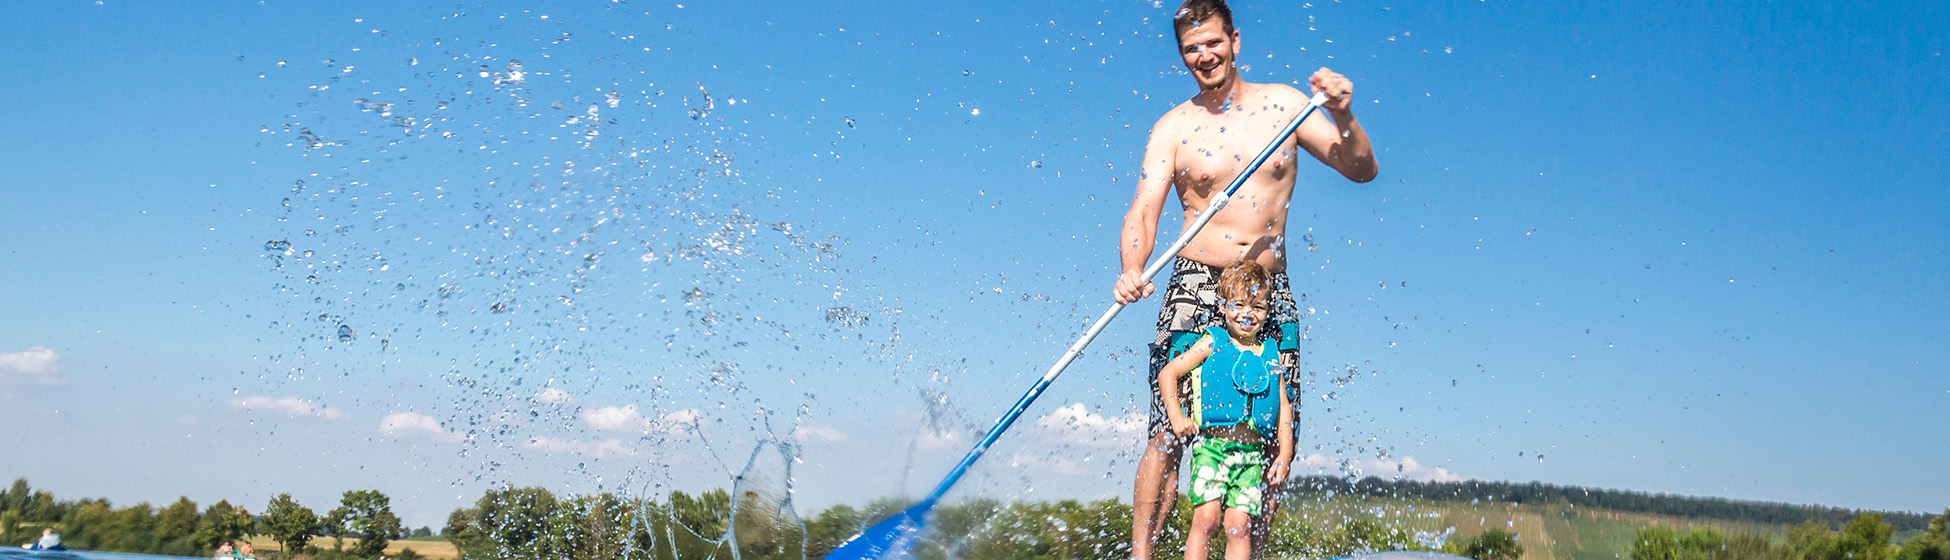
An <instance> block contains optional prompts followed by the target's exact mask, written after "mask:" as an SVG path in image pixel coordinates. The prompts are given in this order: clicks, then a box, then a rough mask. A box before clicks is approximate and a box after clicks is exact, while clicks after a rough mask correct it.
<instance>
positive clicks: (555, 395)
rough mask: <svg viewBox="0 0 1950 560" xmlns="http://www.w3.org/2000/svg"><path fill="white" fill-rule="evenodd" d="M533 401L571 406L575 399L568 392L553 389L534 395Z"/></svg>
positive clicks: (543, 390)
mask: <svg viewBox="0 0 1950 560" xmlns="http://www.w3.org/2000/svg"><path fill="white" fill-rule="evenodd" d="M535 400H537V401H541V402H545V403H548V404H571V403H574V402H576V398H575V397H574V396H572V395H570V394H569V392H568V391H564V390H561V389H557V388H554V387H549V388H547V389H542V392H540V393H535Z"/></svg>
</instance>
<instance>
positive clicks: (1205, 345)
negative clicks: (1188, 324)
mask: <svg viewBox="0 0 1950 560" xmlns="http://www.w3.org/2000/svg"><path fill="white" fill-rule="evenodd" d="M1211 355H1212V337H1211V336H1204V337H1200V338H1199V339H1198V342H1195V343H1192V347H1191V348H1187V349H1185V353H1183V354H1179V355H1178V357H1176V358H1172V359H1171V361H1170V362H1167V363H1166V364H1165V367H1164V368H1163V369H1159V370H1158V393H1159V396H1162V397H1164V398H1163V401H1164V403H1165V414H1166V416H1168V417H1169V418H1170V419H1171V424H1172V431H1173V432H1178V431H1179V429H1178V428H1179V426H1180V424H1181V423H1182V424H1184V425H1190V424H1191V423H1192V419H1191V418H1188V417H1186V416H1185V412H1184V410H1182V409H1183V408H1184V404H1183V402H1182V400H1181V399H1180V398H1179V396H1178V378H1180V377H1184V376H1185V374H1187V373H1191V371H1192V368H1195V367H1198V365H1199V364H1202V363H1205V359H1206V358H1207V357H1210V356H1211ZM1196 428H1197V427H1196V426H1193V429H1196ZM1178 435H1189V434H1184V433H1180V434H1178Z"/></svg>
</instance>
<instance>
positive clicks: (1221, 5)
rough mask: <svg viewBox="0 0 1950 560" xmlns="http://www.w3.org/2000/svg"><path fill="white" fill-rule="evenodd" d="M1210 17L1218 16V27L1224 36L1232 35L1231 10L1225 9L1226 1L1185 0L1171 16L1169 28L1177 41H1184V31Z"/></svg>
mask: <svg viewBox="0 0 1950 560" xmlns="http://www.w3.org/2000/svg"><path fill="white" fill-rule="evenodd" d="M1212 16H1219V26H1220V28H1221V29H1223V30H1224V31H1225V32H1226V35H1231V34H1232V8H1228V7H1226V0H1185V3H1183V4H1179V5H1178V12H1177V13H1176V14H1174V15H1172V16H1171V27H1172V30H1173V31H1175V32H1176V33H1177V34H1178V38H1179V39H1184V38H1185V32H1186V31H1190V30H1191V29H1192V28H1193V27H1198V24H1199V23H1200V22H1203V21H1205V19H1206V18H1209V17H1212Z"/></svg>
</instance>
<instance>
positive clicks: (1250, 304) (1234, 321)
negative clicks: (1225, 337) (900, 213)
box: [1219, 294, 1267, 339]
mask: <svg viewBox="0 0 1950 560" xmlns="http://www.w3.org/2000/svg"><path fill="white" fill-rule="evenodd" d="M1219 311H1220V314H1222V315H1224V316H1225V320H1226V322H1225V327H1226V332H1227V333H1229V334H1231V335H1232V337H1233V338H1234V339H1240V338H1252V337H1256V336H1259V329H1260V326H1262V325H1265V324H1266V313H1267V305H1266V294H1254V295H1249V296H1245V297H1234V298H1228V299H1225V300H1224V301H1221V302H1219Z"/></svg>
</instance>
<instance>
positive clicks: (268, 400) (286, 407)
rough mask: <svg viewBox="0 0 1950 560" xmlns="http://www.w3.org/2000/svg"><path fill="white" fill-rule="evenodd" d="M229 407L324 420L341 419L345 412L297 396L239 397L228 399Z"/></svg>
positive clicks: (343, 417)
mask: <svg viewBox="0 0 1950 560" xmlns="http://www.w3.org/2000/svg"><path fill="white" fill-rule="evenodd" d="M230 406H231V408H241V409H244V410H249V411H259V412H270V413H275V414H283V415H285V416H294V417H295V416H317V417H319V418H324V419H326V420H343V419H345V413H344V412H341V411H339V409H336V408H326V407H322V406H315V405H313V404H311V402H310V401H307V400H304V399H300V398H298V397H263V396H255V397H240V398H236V399H231V400H230Z"/></svg>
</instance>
